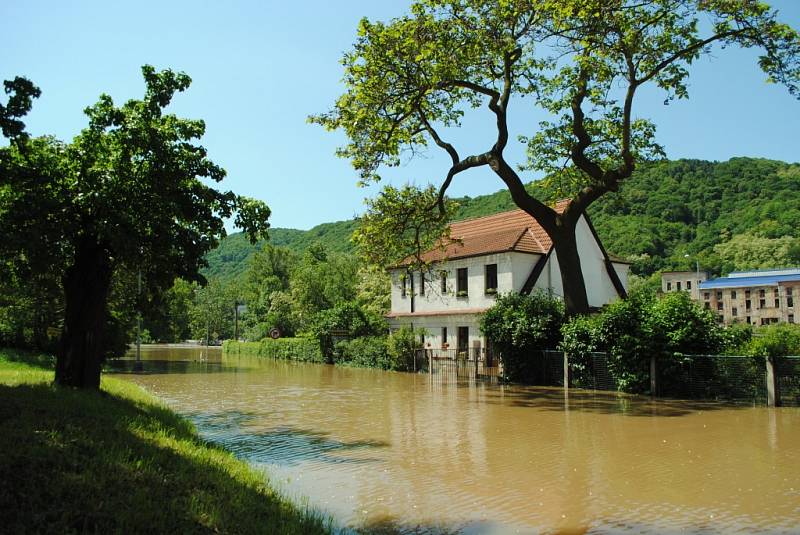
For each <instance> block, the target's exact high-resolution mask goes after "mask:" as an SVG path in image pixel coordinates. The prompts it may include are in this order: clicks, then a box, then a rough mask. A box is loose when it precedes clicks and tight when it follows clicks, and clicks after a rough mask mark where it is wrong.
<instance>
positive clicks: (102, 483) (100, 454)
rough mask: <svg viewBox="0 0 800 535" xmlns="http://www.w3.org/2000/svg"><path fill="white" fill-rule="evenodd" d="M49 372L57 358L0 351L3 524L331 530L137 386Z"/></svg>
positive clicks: (24, 528) (128, 529)
mask: <svg viewBox="0 0 800 535" xmlns="http://www.w3.org/2000/svg"><path fill="white" fill-rule="evenodd" d="M52 378H53V372H52V360H51V359H50V358H49V357H47V356H43V355H31V354H26V353H20V352H15V351H11V350H2V349H0V451H1V452H2V453H1V454H0V523H2V524H1V525H0V531H2V532H5V533H25V532H37V533H40V532H52V533H64V532H90V533H108V532H118V533H135V532H150V533H192V532H202V533H207V532H222V533H328V532H330V521H329V520H328V519H326V518H325V517H323V516H322V515H320V514H319V513H316V512H314V511H313V510H309V509H308V508H307V507H302V506H297V505H295V504H292V503H291V502H289V501H288V500H287V499H285V498H284V497H282V496H280V495H278V494H276V492H275V491H274V490H273V489H272V488H270V486H269V484H268V482H267V479H266V478H265V476H264V475H263V474H262V473H260V472H258V471H256V470H254V469H252V468H250V467H249V466H248V465H247V464H245V463H244V462H242V461H239V460H237V459H235V458H234V457H233V456H232V455H231V454H230V453H228V452H226V451H224V450H222V449H220V448H217V447H215V446H212V445H209V444H208V443H206V442H204V441H203V440H202V439H200V438H199V437H198V435H197V433H196V431H195V429H194V427H193V426H192V424H191V423H189V422H188V421H187V420H185V419H184V418H182V417H180V416H178V415H177V414H175V413H174V412H172V411H171V410H169V409H168V408H166V407H165V406H164V405H163V404H161V403H160V402H159V401H157V400H156V399H154V398H153V397H152V396H150V395H149V394H147V393H146V392H144V391H143V390H142V389H141V388H139V387H137V386H136V385H133V384H131V383H127V382H125V381H121V380H117V379H113V378H105V377H104V378H103V381H102V385H101V391H100V392H83V391H77V390H71V389H61V388H56V387H54V386H52V385H51V382H52Z"/></svg>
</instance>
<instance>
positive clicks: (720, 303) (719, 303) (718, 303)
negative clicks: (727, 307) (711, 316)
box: [717, 301, 722, 310]
mask: <svg viewBox="0 0 800 535" xmlns="http://www.w3.org/2000/svg"><path fill="white" fill-rule="evenodd" d="M717 310H722V301H719V302H717Z"/></svg>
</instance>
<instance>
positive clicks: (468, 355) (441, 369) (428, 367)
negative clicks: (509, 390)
mask: <svg viewBox="0 0 800 535" xmlns="http://www.w3.org/2000/svg"><path fill="white" fill-rule="evenodd" d="M414 360H415V371H418V372H425V373H430V374H431V375H433V376H435V377H436V378H437V379H438V380H443V381H459V380H464V379H484V380H489V381H497V380H498V378H499V377H500V374H501V366H500V362H499V359H497V358H495V357H494V355H493V353H492V352H491V351H487V350H486V349H485V348H479V347H473V348H468V349H431V348H429V349H419V350H417V351H416V353H415V356H414Z"/></svg>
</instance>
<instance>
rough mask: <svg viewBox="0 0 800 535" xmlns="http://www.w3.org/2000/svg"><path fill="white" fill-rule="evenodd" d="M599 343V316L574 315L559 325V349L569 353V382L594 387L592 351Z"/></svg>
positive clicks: (584, 386) (596, 349)
mask: <svg viewBox="0 0 800 535" xmlns="http://www.w3.org/2000/svg"><path fill="white" fill-rule="evenodd" d="M599 344H600V316H575V317H574V318H572V319H571V320H570V321H568V322H567V323H565V324H564V325H562V327H561V343H560V344H559V346H558V347H559V349H560V350H561V351H563V352H565V353H566V354H567V355H569V373H570V383H571V384H572V385H573V386H577V387H582V388H591V387H594V365H593V362H592V353H593V352H594V351H598V345H599Z"/></svg>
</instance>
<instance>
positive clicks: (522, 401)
mask: <svg viewBox="0 0 800 535" xmlns="http://www.w3.org/2000/svg"><path fill="white" fill-rule="evenodd" d="M143 360H144V361H145V362H144V369H145V373H144V374H141V375H138V374H132V373H126V372H125V371H124V369H126V368H129V367H130V365H131V362H130V361H126V362H117V363H116V364H114V365H113V366H115V367H117V369H119V370H120V371H121V373H120V374H121V376H123V377H125V378H127V379H129V380H131V381H134V382H136V383H138V384H140V385H141V386H143V387H145V388H146V389H147V390H149V391H150V392H152V393H154V394H156V395H157V396H159V397H161V398H162V399H164V400H165V401H166V402H167V403H168V404H169V405H170V406H171V407H172V408H173V409H175V410H176V411H178V412H180V413H181V414H184V415H185V416H187V417H188V418H190V419H191V421H192V422H194V424H195V425H196V426H197V428H198V430H199V431H200V433H201V434H202V435H203V436H204V437H205V438H207V439H209V440H212V441H214V442H217V443H219V444H222V445H224V446H225V447H226V448H228V449H230V450H232V451H233V452H235V453H236V455H237V456H239V457H241V458H243V459H245V460H247V461H249V462H250V463H252V464H254V465H256V466H258V467H263V468H265V469H266V470H267V472H268V473H269V474H270V478H271V481H272V482H273V484H275V485H276V486H278V487H279V488H281V489H282V490H283V491H284V492H285V493H287V494H288V495H290V496H294V497H296V498H298V499H300V500H305V498H306V497H307V500H308V503H309V504H310V505H311V506H313V507H316V508H318V509H321V510H323V511H326V512H328V513H330V514H331V515H332V516H333V518H334V519H335V521H336V523H337V525H339V526H343V527H345V528H347V529H351V528H352V529H357V530H361V531H365V532H375V531H385V532H395V531H400V532H409V533H418V532H422V533H426V532H447V533H450V532H457V533H800V409H796V408H778V409H769V408H766V407H751V406H726V405H722V404H716V403H711V402H691V401H663V400H662V401H655V402H653V401H650V400H649V399H647V398H638V397H632V396H626V395H617V394H613V393H600V392H588V391H575V390H573V391H570V393H569V395H568V396H565V395H564V392H563V390H562V389H558V388H524V387H514V386H497V385H488V384H483V383H477V384H476V383H474V382H469V381H463V382H459V383H452V382H451V383H448V382H443V381H440V380H439V378H437V377H435V376H429V375H423V374H408V373H392V372H383V371H376V370H362V369H348V368H337V367H333V366H327V365H319V364H299V363H290V362H284V361H273V360H267V359H257V358H247V357H228V356H222V354H221V352H220V350H219V349H218V348H211V349H210V351H209V352H208V354H206V353H204V350H200V349H185V348H184V349H175V348H172V349H170V348H155V349H147V350H145V351H143Z"/></svg>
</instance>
